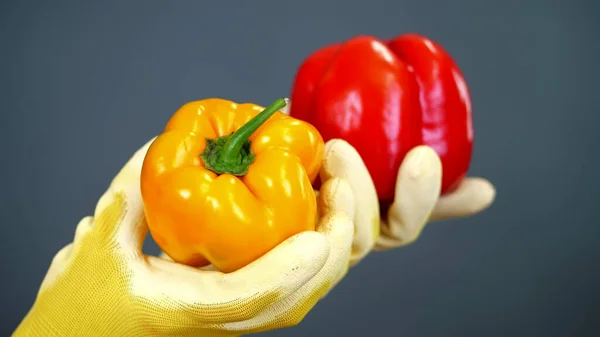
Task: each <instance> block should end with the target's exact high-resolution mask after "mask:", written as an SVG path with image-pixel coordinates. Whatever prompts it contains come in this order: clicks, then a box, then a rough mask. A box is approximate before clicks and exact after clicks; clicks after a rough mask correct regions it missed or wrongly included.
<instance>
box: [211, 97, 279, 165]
mask: <svg viewBox="0 0 600 337" xmlns="http://www.w3.org/2000/svg"><path fill="white" fill-rule="evenodd" d="M288 102H289V100H288V99H287V98H280V99H278V100H276V101H275V102H273V103H271V105H269V106H268V107H266V108H265V109H264V110H263V111H261V112H260V113H259V114H258V115H256V116H254V118H252V119H251V120H250V121H248V123H246V124H244V125H243V126H242V127H241V128H239V129H238V130H237V131H236V132H234V133H233V134H232V135H231V136H230V137H229V139H228V140H227V142H226V143H225V145H224V146H223V151H221V155H220V157H219V159H220V160H221V161H223V162H234V161H236V160H238V158H239V157H240V151H241V150H242V146H243V145H244V143H245V142H246V141H247V140H248V138H249V137H250V136H251V135H252V134H253V133H254V132H255V131H256V130H257V129H258V128H259V127H260V126H261V125H263V124H264V123H265V122H266V121H267V119H269V117H271V116H272V115H273V114H274V113H275V112H277V111H279V110H281V109H282V108H283V107H285V106H286V105H287V104H288Z"/></svg>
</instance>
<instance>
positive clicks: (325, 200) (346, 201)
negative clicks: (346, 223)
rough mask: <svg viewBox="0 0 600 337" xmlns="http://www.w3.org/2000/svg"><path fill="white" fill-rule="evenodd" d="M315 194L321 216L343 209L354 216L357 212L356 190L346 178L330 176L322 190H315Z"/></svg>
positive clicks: (351, 216)
mask: <svg viewBox="0 0 600 337" xmlns="http://www.w3.org/2000/svg"><path fill="white" fill-rule="evenodd" d="M315 194H316V197H317V209H318V212H319V217H322V216H324V215H325V214H327V213H336V212H340V211H341V212H344V213H346V214H348V216H350V218H352V219H353V218H354V216H355V213H356V202H355V201H354V192H352V187H350V184H349V183H348V182H347V181H346V180H344V179H342V178H339V177H333V178H330V179H329V180H326V181H325V182H324V183H323V184H322V185H321V190H320V191H315Z"/></svg>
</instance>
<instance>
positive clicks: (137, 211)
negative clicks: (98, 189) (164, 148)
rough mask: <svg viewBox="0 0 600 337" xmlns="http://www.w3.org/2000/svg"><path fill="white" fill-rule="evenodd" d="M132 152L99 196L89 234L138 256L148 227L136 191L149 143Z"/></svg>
mask: <svg viewBox="0 0 600 337" xmlns="http://www.w3.org/2000/svg"><path fill="white" fill-rule="evenodd" d="M153 140H154V139H152V140H150V141H148V142H147V143H146V144H145V145H144V146H142V147H141V148H140V149H139V150H137V151H136V152H135V154H134V155H133V156H132V157H131V158H130V159H129V161H128V162H127V163H126V164H125V166H123V168H122V169H121V170H120V172H119V173H118V174H117V175H116V176H115V178H114V179H113V180H112V182H111V184H110V186H109V188H108V190H107V191H106V192H105V193H104V194H103V195H102V196H101V197H100V199H99V200H98V203H97V204H96V209H95V212H94V226H93V229H92V230H93V231H94V232H95V234H97V235H98V237H99V239H100V240H105V241H112V242H117V243H118V245H116V246H118V247H120V248H121V249H124V251H125V252H126V253H134V254H137V255H140V254H141V251H142V245H143V242H144V239H145V237H146V234H147V232H148V227H147V224H146V219H145V216H144V206H143V201H142V196H141V192H140V175H141V170H142V164H143V161H144V157H145V155H146V152H147V151H148V148H149V147H150V145H151V143H152V141H153Z"/></svg>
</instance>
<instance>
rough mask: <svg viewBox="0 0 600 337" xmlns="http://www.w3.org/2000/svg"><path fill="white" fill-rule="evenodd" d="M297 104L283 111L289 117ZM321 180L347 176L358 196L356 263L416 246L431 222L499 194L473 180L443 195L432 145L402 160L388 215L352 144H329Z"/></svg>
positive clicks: (472, 210) (477, 207)
mask: <svg viewBox="0 0 600 337" xmlns="http://www.w3.org/2000/svg"><path fill="white" fill-rule="evenodd" d="M291 104H292V102H290V103H289V104H288V105H287V106H286V107H285V108H284V109H283V110H282V112H284V113H286V114H289V111H290V108H291ZM320 176H321V180H322V181H326V180H328V179H332V178H334V177H337V178H342V179H343V180H344V181H347V182H348V183H349V184H350V186H351V189H352V191H353V192H354V203H355V204H354V208H355V210H354V213H355V215H354V226H355V234H354V240H353V245H352V255H351V259H350V260H351V265H355V264H356V263H358V262H359V261H360V260H361V259H363V258H364V257H365V256H366V255H367V254H368V253H369V252H370V251H371V250H373V249H375V250H387V249H392V248H397V247H401V246H404V245H407V244H410V243H412V242H414V241H415V240H416V239H417V238H418V237H419V235H420V233H421V231H422V230H423V228H424V227H425V225H426V224H427V223H428V222H431V221H436V220H443V219H453V218H459V217H465V216H470V215H474V214H476V213H479V212H481V211H482V210H484V209H486V208H487V207H488V206H490V205H491V204H492V202H493V201H494V198H495V194H496V191H495V188H494V186H493V185H492V184H491V183H490V182H489V181H487V180H486V179H483V178H474V177H468V178H466V179H464V180H463V182H462V183H461V185H460V186H459V187H458V188H457V189H456V190H454V191H453V192H452V193H450V194H445V195H443V196H440V189H441V180H442V165H441V161H440V158H439V157H438V155H437V153H436V152H435V151H434V150H433V149H432V148H430V147H428V146H418V147H416V148H414V149H412V150H411V151H410V152H409V153H408V154H407V155H406V157H405V158H404V160H403V161H402V164H401V166H400V169H399V170H398V175H397V180H396V189H395V198H394V202H393V203H392V205H391V206H390V207H389V209H388V210H387V214H383V216H382V214H380V207H379V206H380V205H379V201H378V198H377V192H376V190H375V185H374V184H373V180H372V178H371V176H370V174H369V171H368V170H367V168H366V166H365V164H364V162H363V161H362V158H361V157H360V155H359V154H358V152H357V151H356V150H355V149H354V147H352V146H351V145H350V144H349V143H347V142H346V141H344V140H340V139H332V140H330V141H328V142H327V143H326V144H325V154H324V158H323V164H322V167H321V172H320ZM346 207H351V206H346Z"/></svg>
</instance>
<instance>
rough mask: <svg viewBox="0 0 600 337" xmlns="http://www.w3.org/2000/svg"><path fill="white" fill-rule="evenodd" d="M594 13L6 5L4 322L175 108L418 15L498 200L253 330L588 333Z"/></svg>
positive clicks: (434, 228) (597, 274)
mask: <svg viewBox="0 0 600 337" xmlns="http://www.w3.org/2000/svg"><path fill="white" fill-rule="evenodd" d="M599 13H600V6H598V4H597V3H596V4H594V3H593V1H591V0H590V1H584V0H580V1H576V0H571V1H567V0H565V1H552V0H547V1H543V0H523V1H512V0H495V1H492V0H487V1H484V0H471V1H467V0H463V1H458V0H455V1H444V0H400V1H376V0H372V1H337V2H334V1H308V0H305V1H286V2H283V1H256V0H255V1H219V2H217V1H210V2H209V1H199V0H198V1H183V0H180V1H106V0H105V1H96V2H93V3H92V2H86V1H18V2H17V1H3V2H1V3H0V112H1V114H0V141H1V145H2V146H1V148H2V152H1V153H0V158H1V159H0V160H1V163H2V164H1V165H0V176H1V177H2V184H1V185H0V186H1V194H0V198H1V199H0V224H1V226H2V235H1V240H2V241H1V244H0V249H1V258H2V269H1V275H2V278H1V284H2V288H1V289H2V300H1V301H0V303H2V305H1V306H0V317H1V323H0V334H1V335H2V336H6V335H10V333H11V332H12V331H13V330H14V329H15V327H16V326H17V324H18V323H19V321H20V320H21V319H22V318H23V316H24V315H25V314H26V312H27V310H28V309H29V308H30V306H31V305H32V303H33V301H34V299H35V295H36V292H37V290H38V287H39V285H40V283H41V281H42V279H43V276H44V274H45V273H46V270H47V268H48V266H49V263H50V261H51V259H52V257H53V255H54V254H55V253H56V252H57V251H58V250H59V249H60V248H61V247H63V246H64V245H66V244H67V243H69V242H70V241H71V240H72V237H73V234H74V229H75V226H76V224H77V222H78V221H79V219H80V218H81V217H83V216H86V215H89V214H91V213H92V212H93V209H94V206H95V203H96V201H97V199H98V197H99V196H100V195H101V194H102V193H103V192H104V191H105V189H106V187H107V186H108V183H109V182H110V180H111V179H112V177H113V176H114V175H115V174H116V173H117V172H118V170H119V169H120V168H121V166H122V165H123V164H124V163H125V162H126V161H127V159H129V157H130V156H131V155H132V154H133V152H134V151H135V150H136V149H137V148H139V147H140V146H141V145H143V144H144V143H145V142H146V141H147V140H148V139H150V138H151V137H153V136H154V135H156V134H157V133H159V132H160V131H161V130H162V128H163V127H164V124H165V123H166V121H167V120H168V118H169V117H170V116H171V115H172V114H173V113H174V111H175V110H176V109H177V108H178V107H179V106H180V105H182V104H183V103H185V102H188V101H191V100H196V99H201V98H207V97H213V96H216V97H224V98H228V99H231V100H234V101H240V102H242V101H251V102H255V103H259V104H268V103H270V102H271V101H272V100H273V99H275V98H277V97H281V96H286V95H288V94H289V92H290V86H291V83H292V80H293V77H294V74H295V71H296V67H297V66H298V65H299V64H300V63H301V62H302V60H303V59H304V58H305V57H306V56H308V55H309V54H310V53H311V52H312V51H314V50H315V49H316V48H319V47H321V46H323V45H325V44H329V43H332V42H336V41H340V40H343V39H346V38H349V37H352V36H355V35H358V34H371V35H376V36H379V37H382V38H389V37H393V36H395V35H398V34H402V33H406V32H417V33H421V34H424V35H426V36H429V37H430V38H432V39H434V40H436V41H438V42H439V43H440V44H442V45H443V46H444V47H445V48H446V49H447V50H448V51H449V52H450V53H451V54H452V55H453V57H454V58H455V60H456V62H457V63H458V64H459V66H460V67H461V69H462V71H463V73H464V75H465V77H466V80H467V82H468V85H469V88H470V91H471V95H472V101H473V107H474V117H473V118H474V126H475V132H476V135H475V145H474V153H473V160H472V165H471V170H470V174H471V175H473V176H484V177H486V178H488V179H490V180H491V181H492V182H493V183H494V184H495V185H496V187H497V191H498V194H497V200H496V202H495V203H494V205H493V206H492V207H491V208H490V209H488V210H487V211H485V212H483V213H481V214H479V215H477V216H474V217H471V218H467V219H460V220H453V221H446V222H440V223H432V224H430V225H428V227H427V228H426V229H425V231H424V232H423V234H422V236H421V237H420V239H419V240H418V241H417V242H415V243H414V244H412V245H410V246H408V247H406V248H402V249H397V250H394V251H389V252H385V253H373V254H371V255H369V256H368V257H367V258H366V259H365V260H364V261H363V262H362V263H361V264H359V265H358V266H357V267H356V268H353V269H352V270H351V272H350V273H349V274H348V276H347V277H346V278H345V279H344V280H343V282H342V283H340V284H339V285H338V286H337V287H336V288H335V289H334V291H333V292H331V293H330V295H328V296H327V297H326V298H325V299H324V300H322V301H321V302H320V303H318V304H317V306H316V307H315V308H314V310H312V311H311V312H310V313H309V314H308V316H307V317H306V318H305V320H304V321H303V322H302V323H301V324H299V325H298V326H296V327H293V328H289V329H284V330H279V331H275V332H270V333H267V334H266V335H271V336H365V335H369V336H372V335H384V334H385V335H388V336H411V337H424V336H450V337H453V336H466V337H481V336H484V337H493V336H498V337H505V336H540V337H552V336H569V337H573V336H598V334H599V332H598V328H600V321H599V320H600V309H599V305H600V290H599V289H598V283H599V282H600V269H599V265H600V245H599V240H598V238H599V235H600V227H599V226H598V222H597V218H596V214H597V213H595V212H597V211H598V202H599V201H600V198H599V197H600V184H599V180H598V178H597V170H598V158H596V157H597V156H598V155H599V153H598V146H599V145H600V136H599V135H598V134H597V132H598V130H599V125H598V124H599V122H600V117H599V115H600V114H599V111H598V106H599V103H600V94H599V92H598V90H599V88H600V87H599V86H598V78H599V75H600V73H599V72H598V70H599V67H598V55H600V48H599V41H600V34H599V31H600V21H599V18H600V15H599ZM147 250H148V252H151V253H155V252H156V251H157V249H156V246H155V245H150V246H149V248H148V249H147Z"/></svg>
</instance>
